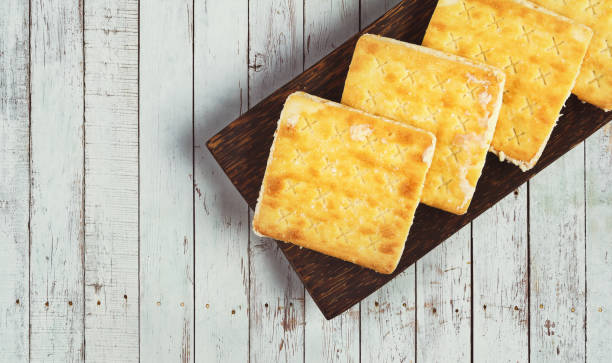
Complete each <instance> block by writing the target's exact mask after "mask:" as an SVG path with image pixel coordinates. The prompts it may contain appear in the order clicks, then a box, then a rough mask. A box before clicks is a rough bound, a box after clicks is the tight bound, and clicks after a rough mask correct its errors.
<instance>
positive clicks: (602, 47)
mask: <svg viewBox="0 0 612 363" xmlns="http://www.w3.org/2000/svg"><path fill="white" fill-rule="evenodd" d="M533 1H534V2H535V3H537V4H540V5H542V6H544V7H546V8H548V9H551V10H553V11H555V12H557V13H559V14H561V15H565V16H567V17H569V18H572V19H574V20H576V21H578V22H579V23H581V24H584V25H586V26H588V27H590V28H591V29H593V39H592V40H591V45H590V46H589V49H588V51H587V55H586V57H585V58H584V62H583V63H582V68H581V70H580V75H579V76H578V80H577V81H576V85H575V86H574V90H573V93H574V94H575V95H576V96H578V97H579V98H580V99H581V100H583V101H586V102H589V103H591V104H593V105H595V106H597V107H599V108H601V109H604V110H606V111H609V110H612V0H533ZM562 46H563V44H561V45H560V47H562ZM555 51H558V53H560V52H561V48H559V49H555Z"/></svg>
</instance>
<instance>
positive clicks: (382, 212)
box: [374, 207, 391, 221]
mask: <svg viewBox="0 0 612 363" xmlns="http://www.w3.org/2000/svg"><path fill="white" fill-rule="evenodd" d="M376 211H377V212H378V214H377V215H376V216H375V217H374V220H375V221H377V220H379V219H381V218H382V217H384V216H386V215H387V214H389V213H391V210H390V209H388V208H384V209H380V208H378V207H376Z"/></svg>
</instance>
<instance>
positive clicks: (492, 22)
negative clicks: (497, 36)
mask: <svg viewBox="0 0 612 363" xmlns="http://www.w3.org/2000/svg"><path fill="white" fill-rule="evenodd" d="M491 25H495V28H497V30H498V31H501V25H500V24H499V21H498V20H497V18H496V17H495V15H493V14H491V22H490V23H489V24H487V28H490V27H491Z"/></svg>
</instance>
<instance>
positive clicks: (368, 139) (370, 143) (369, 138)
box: [364, 135, 378, 152]
mask: <svg viewBox="0 0 612 363" xmlns="http://www.w3.org/2000/svg"><path fill="white" fill-rule="evenodd" d="M376 141H378V139H377V138H376V137H374V136H372V135H369V136H366V138H365V142H364V145H366V144H367V145H368V146H369V147H370V150H372V151H373V152H376V148H375V147H374V143H375V142H376Z"/></svg>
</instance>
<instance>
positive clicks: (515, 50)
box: [423, 0, 593, 171]
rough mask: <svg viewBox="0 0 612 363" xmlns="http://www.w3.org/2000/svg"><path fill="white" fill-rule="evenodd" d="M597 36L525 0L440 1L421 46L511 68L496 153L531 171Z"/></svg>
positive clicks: (495, 148) (497, 131)
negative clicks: (593, 39)
mask: <svg viewBox="0 0 612 363" xmlns="http://www.w3.org/2000/svg"><path fill="white" fill-rule="evenodd" d="M592 34H593V32H592V31H591V30H590V29H589V28H587V27H586V26H584V25H581V24H578V23H577V22H575V21H573V20H571V19H568V18H565V17H562V16H560V15H557V14H555V13H552V12H550V11H548V10H545V9H543V8H541V7H538V6H536V5H533V4H532V3H529V2H527V1H523V0H507V1H499V0H440V1H439V2H438V6H437V7H436V9H435V11H434V14H433V17H432V18H431V22H430V23H429V27H428V29H427V32H426V34H425V38H424V40H423V45H425V46H428V47H432V48H436V49H440V50H442V51H446V52H450V53H455V54H458V55H460V56H464V57H468V58H471V59H476V60H479V61H484V62H486V63H487V64H491V65H494V66H497V67H499V68H502V69H504V70H505V72H506V77H507V81H506V90H505V91H504V92H505V94H504V103H503V106H502V109H501V113H500V116H499V120H498V122H497V129H496V131H495V136H494V137H493V142H492V143H491V151H492V152H494V153H496V154H497V155H498V156H499V157H500V159H501V160H504V159H508V161H510V162H512V163H514V164H516V165H518V166H520V168H521V169H522V170H523V171H525V170H528V169H531V168H532V167H533V166H534V165H535V164H536V162H537V161H538V159H539V158H540V155H541V154H542V151H543V150H544V147H545V146H546V143H547V142H548V138H549V137H550V134H551V132H552V129H553V128H554V126H555V124H556V123H557V119H558V117H559V112H560V111H561V108H562V107H563V104H564V103H565V101H566V100H567V98H568V97H569V95H570V92H571V90H572V88H573V87H574V83H575V81H576V78H577V76H578V72H579V71H580V65H581V64H582V60H583V59H584V55H585V53H586V50H587V48H588V46H589V42H590V40H591V37H592Z"/></svg>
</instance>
